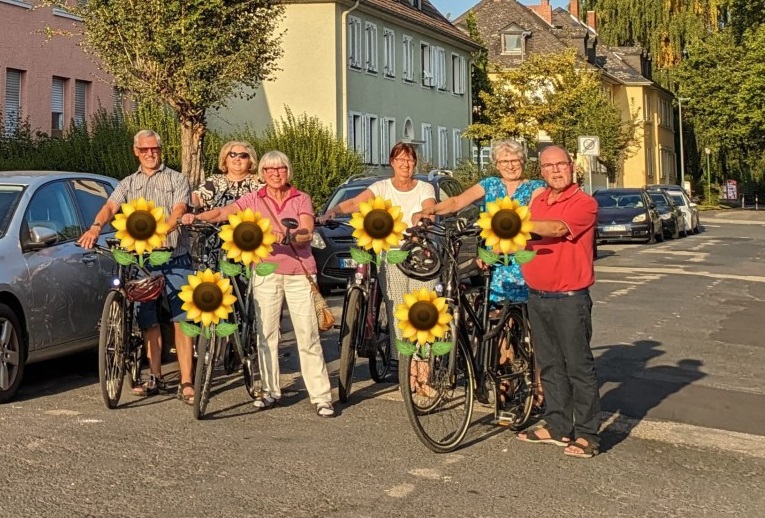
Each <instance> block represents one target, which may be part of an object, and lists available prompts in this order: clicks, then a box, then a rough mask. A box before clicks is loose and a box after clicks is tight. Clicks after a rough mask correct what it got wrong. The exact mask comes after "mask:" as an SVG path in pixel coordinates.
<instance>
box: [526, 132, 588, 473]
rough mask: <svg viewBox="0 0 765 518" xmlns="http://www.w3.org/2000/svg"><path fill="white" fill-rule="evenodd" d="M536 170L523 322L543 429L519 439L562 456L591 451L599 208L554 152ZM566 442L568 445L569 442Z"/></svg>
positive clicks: (562, 153) (566, 159) (564, 156)
mask: <svg viewBox="0 0 765 518" xmlns="http://www.w3.org/2000/svg"><path fill="white" fill-rule="evenodd" d="M539 165H540V169H541V171H542V176H543V177H544V179H545V182H547V185H548V189H547V190H546V191H544V192H543V193H542V194H540V195H539V196H537V197H536V199H534V201H533V202H532V204H531V207H530V209H531V219H532V221H534V230H533V232H534V233H536V234H538V235H540V236H541V239H539V240H537V241H531V242H529V243H528V247H527V248H528V249H529V250H534V251H536V252H537V255H536V257H534V260H533V261H531V262H529V263H526V264H524V265H523V266H522V270H523V277H524V279H525V280H526V284H527V286H528V287H529V302H528V309H529V320H530V323H531V329H533V336H534V351H535V356H536V359H537V361H538V362H539V366H540V368H541V372H542V386H543V388H544V394H545V415H544V419H545V422H546V424H545V426H544V427H542V428H538V429H536V430H532V431H528V432H522V433H520V434H518V439H520V440H522V441H526V442H536V443H542V444H555V445H558V446H566V449H565V450H564V453H565V454H566V455H570V456H573V457H580V458H589V457H592V456H593V455H596V454H597V453H598V449H599V445H600V437H599V435H598V429H599V428H600V396H599V394H598V382H597V379H596V377H595V362H594V361H593V357H592V351H591V350H590V338H591V337H592V317H591V312H592V300H591V299H590V291H589V287H590V286H591V285H592V284H593V283H594V282H595V273H594V268H593V263H592V247H593V243H594V237H595V236H594V232H595V223H596V221H597V215H598V205H597V202H596V201H595V199H594V198H592V197H591V196H589V195H587V194H585V193H584V192H582V190H581V189H580V188H579V186H578V185H577V184H575V183H574V164H573V161H572V160H571V156H570V155H569V154H568V152H567V151H566V150H565V149H563V148H562V147H559V146H549V147H546V148H545V149H544V150H543V151H542V152H541V153H540V155H539ZM572 439H573V442H572Z"/></svg>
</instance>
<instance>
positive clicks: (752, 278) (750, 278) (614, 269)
mask: <svg viewBox="0 0 765 518" xmlns="http://www.w3.org/2000/svg"><path fill="white" fill-rule="evenodd" d="M595 271H596V272H601V273H637V272H643V273H664V274H668V275H691V276H697V277H708V278H710V279H729V280H733V281H746V282H762V283H765V277H762V276H759V275H733V274H729V273H712V272H689V271H686V270H681V269H678V268H670V267H663V268H635V267H630V268H624V267H621V266H598V265H596V266H595Z"/></svg>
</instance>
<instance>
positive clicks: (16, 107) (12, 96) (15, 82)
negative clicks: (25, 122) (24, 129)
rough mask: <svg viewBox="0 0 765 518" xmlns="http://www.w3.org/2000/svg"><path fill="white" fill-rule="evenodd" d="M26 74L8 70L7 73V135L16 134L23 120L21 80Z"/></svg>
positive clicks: (5, 113)
mask: <svg viewBox="0 0 765 518" xmlns="http://www.w3.org/2000/svg"><path fill="white" fill-rule="evenodd" d="M23 75H24V72H23V71H21V70H14V69H12V68H8V69H6V71H5V107H4V109H3V115H4V117H5V119H4V122H5V134H6V135H11V134H13V133H15V132H16V129H17V128H18V127H19V120H20V119H21V79H22V76H23Z"/></svg>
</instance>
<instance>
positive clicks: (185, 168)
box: [181, 115, 207, 189]
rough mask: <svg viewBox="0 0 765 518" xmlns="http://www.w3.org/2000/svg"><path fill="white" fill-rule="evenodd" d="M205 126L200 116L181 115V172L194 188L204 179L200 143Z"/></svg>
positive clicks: (205, 129)
mask: <svg viewBox="0 0 765 518" xmlns="http://www.w3.org/2000/svg"><path fill="white" fill-rule="evenodd" d="M206 132H207V126H206V124H205V120H204V115H203V116H201V117H187V118H184V117H181V172H182V173H183V174H185V175H186V176H187V177H188V179H189V184H190V185H191V188H192V189H195V188H196V187H197V186H198V185H199V184H200V183H202V180H203V179H204V167H203V163H202V158H203V157H202V144H203V142H204V137H205V133H206Z"/></svg>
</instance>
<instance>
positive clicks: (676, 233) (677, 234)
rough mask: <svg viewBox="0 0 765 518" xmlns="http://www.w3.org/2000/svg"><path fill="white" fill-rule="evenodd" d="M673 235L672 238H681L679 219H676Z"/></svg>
mask: <svg viewBox="0 0 765 518" xmlns="http://www.w3.org/2000/svg"><path fill="white" fill-rule="evenodd" d="M671 237H672V239H680V222H679V221H678V220H675V224H674V226H673V231H672V236H671Z"/></svg>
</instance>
